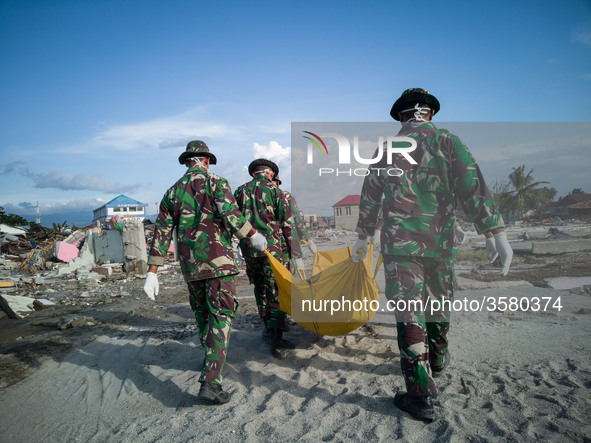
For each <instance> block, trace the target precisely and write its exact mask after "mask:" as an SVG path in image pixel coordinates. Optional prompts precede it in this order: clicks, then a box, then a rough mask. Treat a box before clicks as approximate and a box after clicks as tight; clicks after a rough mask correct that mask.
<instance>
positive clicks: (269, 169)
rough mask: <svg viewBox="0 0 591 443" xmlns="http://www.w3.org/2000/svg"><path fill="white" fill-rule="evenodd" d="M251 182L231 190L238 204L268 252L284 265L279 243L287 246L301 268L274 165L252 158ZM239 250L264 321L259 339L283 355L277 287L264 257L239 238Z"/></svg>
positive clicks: (286, 348) (282, 317)
mask: <svg viewBox="0 0 591 443" xmlns="http://www.w3.org/2000/svg"><path fill="white" fill-rule="evenodd" d="M248 173H249V174H250V175H251V176H252V177H253V179H252V180H251V181H249V182H248V183H245V184H243V185H242V186H240V187H238V188H237V189H236V191H235V192H234V196H235V197H236V201H237V202H238V207H239V208H240V210H241V211H242V213H243V214H244V215H245V217H246V218H247V219H248V220H249V221H250V223H251V224H252V225H253V226H254V227H255V229H257V230H258V231H259V232H260V233H261V234H263V235H264V236H265V238H266V239H267V250H268V251H269V253H271V254H273V256H274V257H275V258H276V259H277V260H279V261H280V262H282V263H283V264H287V263H286V261H285V256H284V255H283V252H282V244H284V245H286V246H287V248H288V249H289V256H290V257H293V258H295V259H296V266H297V267H298V268H302V269H303V262H302V260H301V258H300V257H301V250H300V246H299V240H298V238H297V232H296V231H295V229H292V228H293V217H292V213H291V210H290V207H289V203H288V202H287V198H286V196H285V194H284V193H283V192H282V191H281V190H280V189H279V188H278V187H277V186H275V185H274V184H273V182H272V178H273V176H275V175H276V174H278V173H279V168H278V167H277V165H276V164H275V163H274V162H272V161H270V160H267V159H264V158H261V159H257V160H254V161H253V162H251V163H250V165H249V166H248ZM240 249H241V251H242V255H243V257H244V260H245V261H246V273H247V275H248V277H249V280H250V282H251V283H252V284H253V285H254V295H255V299H256V302H257V306H258V309H259V315H260V316H261V318H262V319H263V321H264V323H265V329H264V330H263V338H265V339H266V340H268V341H269V342H270V344H271V354H272V355H273V356H274V357H275V358H285V357H287V355H288V354H289V349H291V348H293V344H292V343H290V342H289V341H287V340H284V339H283V330H284V329H285V317H286V314H285V312H283V311H281V309H280V308H279V289H278V288H277V283H276V282H275V277H274V276H273V271H272V269H271V264H270V263H269V259H268V258H267V256H266V255H265V254H264V253H262V252H260V251H257V250H256V249H254V248H252V247H251V246H250V245H249V244H248V243H247V242H246V241H244V240H241V241H240Z"/></svg>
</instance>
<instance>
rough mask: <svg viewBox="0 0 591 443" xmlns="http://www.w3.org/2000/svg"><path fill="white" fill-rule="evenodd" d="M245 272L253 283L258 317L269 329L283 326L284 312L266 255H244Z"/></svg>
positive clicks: (282, 327)
mask: <svg viewBox="0 0 591 443" xmlns="http://www.w3.org/2000/svg"><path fill="white" fill-rule="evenodd" d="M245 260H246V274H247V275H248V279H249V281H250V283H251V284H253V285H254V298H255V300H256V303H257V308H258V310H259V315H260V317H261V318H262V319H263V320H264V321H265V325H266V326H267V328H269V329H281V330H283V329H284V328H285V317H286V314H285V312H283V311H282V310H281V309H280V308H279V288H278V287H277V283H276V282H275V276H274V275H273V270H272V269H271V264H270V263H269V259H268V258H267V257H245Z"/></svg>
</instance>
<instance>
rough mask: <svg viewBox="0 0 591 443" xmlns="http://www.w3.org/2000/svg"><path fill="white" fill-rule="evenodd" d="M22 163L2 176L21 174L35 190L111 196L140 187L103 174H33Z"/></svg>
mask: <svg viewBox="0 0 591 443" xmlns="http://www.w3.org/2000/svg"><path fill="white" fill-rule="evenodd" d="M23 164H24V163H23V162H22V161H17V162H12V163H9V164H7V165H5V166H4V167H3V168H2V170H1V171H0V175H11V174H19V175H21V176H24V177H27V178H29V179H31V180H32V181H33V186H34V187H35V188H50V189H60V190H63V191H84V190H89V191H101V192H105V193H109V194H120V193H124V192H130V191H133V190H135V189H138V188H139V187H140V184H120V183H113V182H111V181H109V180H105V179H104V178H103V177H102V175H101V174H91V175H83V174H74V173H72V172H69V171H50V172H45V173H37V172H33V171H31V170H30V169H28V168H26V167H25V166H23Z"/></svg>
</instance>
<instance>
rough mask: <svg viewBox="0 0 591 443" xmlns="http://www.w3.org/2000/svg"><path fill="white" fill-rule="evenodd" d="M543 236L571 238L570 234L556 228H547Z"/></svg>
mask: <svg viewBox="0 0 591 443" xmlns="http://www.w3.org/2000/svg"><path fill="white" fill-rule="evenodd" d="M544 238H546V239H556V238H572V235H570V234H567V233H565V232H562V231H561V230H560V229H558V228H550V229H548V234H547V235H546V237H544Z"/></svg>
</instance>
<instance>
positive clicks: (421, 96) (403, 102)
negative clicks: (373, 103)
mask: <svg viewBox="0 0 591 443" xmlns="http://www.w3.org/2000/svg"><path fill="white" fill-rule="evenodd" d="M417 103H424V104H426V105H428V106H429V108H431V109H432V110H433V111H435V113H434V114H433V115H435V114H437V113H438V112H439V100H437V98H436V97H435V96H434V95H431V94H429V91H427V90H426V89H421V88H410V89H407V90H406V91H404V92H403V93H402V95H401V96H400V98H399V99H398V100H396V101H395V102H394V104H393V105H392V109H391V110H390V115H391V116H392V118H393V119H394V120H397V121H400V118H399V117H398V113H399V112H401V111H403V110H404V109H405V107H406V106H407V105H413V106H414V105H415V104H417Z"/></svg>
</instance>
